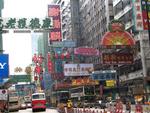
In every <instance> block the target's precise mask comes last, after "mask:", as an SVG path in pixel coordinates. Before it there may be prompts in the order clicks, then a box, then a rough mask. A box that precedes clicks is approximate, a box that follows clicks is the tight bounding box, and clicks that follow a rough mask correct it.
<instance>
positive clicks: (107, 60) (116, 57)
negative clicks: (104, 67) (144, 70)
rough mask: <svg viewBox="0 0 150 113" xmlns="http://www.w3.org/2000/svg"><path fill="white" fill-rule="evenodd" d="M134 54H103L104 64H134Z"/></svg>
mask: <svg viewBox="0 0 150 113" xmlns="http://www.w3.org/2000/svg"><path fill="white" fill-rule="evenodd" d="M133 60H134V58H133V54H131V53H103V54H102V61H103V64H132V63H133Z"/></svg>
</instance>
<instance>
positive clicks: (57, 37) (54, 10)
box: [48, 5, 62, 41]
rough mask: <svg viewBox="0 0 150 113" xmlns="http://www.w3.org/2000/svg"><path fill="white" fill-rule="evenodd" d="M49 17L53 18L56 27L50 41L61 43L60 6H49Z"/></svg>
mask: <svg viewBox="0 0 150 113" xmlns="http://www.w3.org/2000/svg"><path fill="white" fill-rule="evenodd" d="M48 16H49V17H53V24H54V27H53V29H52V30H51V32H50V33H49V37H50V41H61V40H62V35H61V15H60V5H48Z"/></svg>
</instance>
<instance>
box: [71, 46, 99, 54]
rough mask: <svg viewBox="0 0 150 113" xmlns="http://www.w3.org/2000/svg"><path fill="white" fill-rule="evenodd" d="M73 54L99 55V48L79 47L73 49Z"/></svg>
mask: <svg viewBox="0 0 150 113" xmlns="http://www.w3.org/2000/svg"><path fill="white" fill-rule="evenodd" d="M74 54H76V55H85V56H99V50H97V49H95V48H90V47H79V48H75V49H74Z"/></svg>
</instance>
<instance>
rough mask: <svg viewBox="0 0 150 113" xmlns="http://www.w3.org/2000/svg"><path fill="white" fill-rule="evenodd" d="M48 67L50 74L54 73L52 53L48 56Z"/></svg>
mask: <svg viewBox="0 0 150 113" xmlns="http://www.w3.org/2000/svg"><path fill="white" fill-rule="evenodd" d="M47 67H48V72H49V73H52V72H53V71H54V63H53V62H52V60H51V57H50V53H48V54H47Z"/></svg>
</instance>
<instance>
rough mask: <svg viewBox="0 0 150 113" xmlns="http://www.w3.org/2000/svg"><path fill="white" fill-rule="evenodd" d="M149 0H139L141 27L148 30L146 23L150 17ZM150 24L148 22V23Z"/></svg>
mask: <svg viewBox="0 0 150 113" xmlns="http://www.w3.org/2000/svg"><path fill="white" fill-rule="evenodd" d="M149 4H150V1H149V0H141V9H142V17H143V27H144V30H148V24H149V21H148V19H150V15H149V14H150V5H149ZM149 25H150V24H149Z"/></svg>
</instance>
